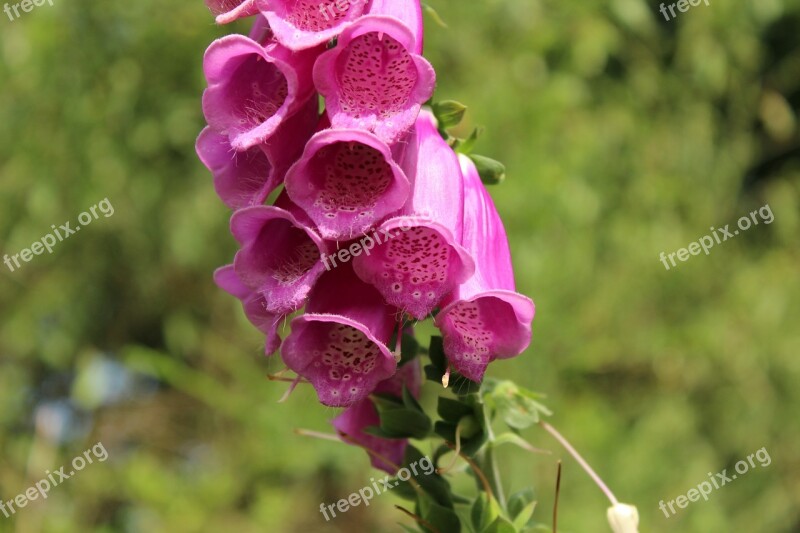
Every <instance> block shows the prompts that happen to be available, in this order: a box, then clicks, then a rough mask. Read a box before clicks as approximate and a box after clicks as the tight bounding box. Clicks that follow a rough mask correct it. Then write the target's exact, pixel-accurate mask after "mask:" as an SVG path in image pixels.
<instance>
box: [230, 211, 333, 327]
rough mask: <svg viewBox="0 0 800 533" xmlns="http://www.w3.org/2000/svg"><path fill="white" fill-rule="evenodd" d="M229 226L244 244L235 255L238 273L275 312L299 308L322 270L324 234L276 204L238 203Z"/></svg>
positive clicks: (286, 311)
mask: <svg viewBox="0 0 800 533" xmlns="http://www.w3.org/2000/svg"><path fill="white" fill-rule="evenodd" d="M231 232H232V233H233V235H234V237H235V238H236V239H237V240H238V241H239V242H240V243H241V244H242V249H241V250H240V251H239V252H238V253H237V254H236V258H235V260H234V265H235V270H236V275H237V276H238V277H239V279H240V280H241V281H242V283H244V284H245V285H246V286H248V287H249V288H250V289H251V290H254V291H259V292H260V293H262V294H263V296H264V307H265V309H266V310H267V311H269V312H271V313H275V314H279V315H280V314H287V313H291V312H293V311H295V310H297V309H299V308H300V307H301V306H302V305H303V303H304V302H305V300H306V298H307V296H308V293H309V292H310V291H311V288H312V287H313V286H314V283H315V282H316V281H317V278H319V276H320V275H321V274H322V272H323V271H324V270H325V268H324V266H323V264H322V261H321V258H322V256H323V254H324V253H325V252H326V251H327V247H326V245H325V243H324V242H323V240H322V238H321V237H319V235H317V233H316V232H315V231H314V230H312V229H311V228H309V227H307V226H305V225H303V224H302V223H301V222H299V221H298V220H297V219H296V218H295V217H294V216H293V215H292V214H291V213H290V212H289V211H287V210H285V209H281V208H280V207H274V206H255V207H248V208H245V209H241V210H239V211H237V212H236V213H234V215H233V217H232V218H231Z"/></svg>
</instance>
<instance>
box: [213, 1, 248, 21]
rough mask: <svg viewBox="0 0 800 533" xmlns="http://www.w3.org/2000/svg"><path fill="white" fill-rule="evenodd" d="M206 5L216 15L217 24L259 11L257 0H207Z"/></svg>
mask: <svg viewBox="0 0 800 533" xmlns="http://www.w3.org/2000/svg"><path fill="white" fill-rule="evenodd" d="M206 6H207V7H208V9H209V10H211V13H212V14H214V16H215V17H216V21H217V24H228V23H229V22H233V21H234V20H236V19H240V18H244V17H249V16H252V15H255V14H256V13H258V8H257V7H256V0H206Z"/></svg>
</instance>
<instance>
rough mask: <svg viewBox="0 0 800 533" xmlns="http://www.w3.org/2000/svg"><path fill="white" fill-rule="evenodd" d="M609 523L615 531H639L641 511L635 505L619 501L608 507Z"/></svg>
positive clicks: (637, 532) (627, 532) (635, 532)
mask: <svg viewBox="0 0 800 533" xmlns="http://www.w3.org/2000/svg"><path fill="white" fill-rule="evenodd" d="M608 523H609V525H610V526H611V529H612V530H613V531H614V533H639V511H638V510H636V507H634V506H633V505H628V504H626V503H617V504H615V505H614V506H613V507H609V508H608Z"/></svg>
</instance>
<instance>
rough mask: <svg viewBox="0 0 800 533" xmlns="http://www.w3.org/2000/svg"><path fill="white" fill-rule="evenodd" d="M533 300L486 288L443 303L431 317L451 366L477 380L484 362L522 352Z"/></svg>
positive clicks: (532, 311)
mask: <svg viewBox="0 0 800 533" xmlns="http://www.w3.org/2000/svg"><path fill="white" fill-rule="evenodd" d="M534 313H535V308H534V305H533V301H532V300H531V299H530V298H528V297H527V296H524V295H522V294H519V293H517V292H514V291H508V290H489V291H485V292H482V293H479V294H477V295H475V296H473V297H471V298H468V299H465V300H458V301H455V302H452V303H451V304H449V305H447V306H445V307H444V308H443V309H442V310H441V311H440V312H439V314H438V315H436V318H435V320H434V325H435V326H436V327H437V328H439V329H440V330H442V333H443V335H444V351H445V354H447V358H448V360H449V361H450V363H451V364H452V365H453V367H454V368H455V369H456V370H457V371H458V372H459V373H461V374H462V375H464V376H465V377H467V378H468V379H471V380H472V381H477V382H480V381H481V380H482V379H483V374H484V372H485V371H486V367H487V365H488V364H489V363H490V362H491V361H493V360H495V359H508V358H510V357H515V356H517V355H519V354H520V353H522V352H523V351H524V350H525V349H526V348H527V347H528V345H529V344H530V342H531V322H532V321H533V316H534Z"/></svg>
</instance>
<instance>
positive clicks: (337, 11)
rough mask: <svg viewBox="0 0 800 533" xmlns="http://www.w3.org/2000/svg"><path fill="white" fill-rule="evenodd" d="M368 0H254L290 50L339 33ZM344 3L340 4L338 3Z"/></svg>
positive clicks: (359, 12)
mask: <svg viewBox="0 0 800 533" xmlns="http://www.w3.org/2000/svg"><path fill="white" fill-rule="evenodd" d="M367 1H368V0H347V1H346V2H344V1H343V0H257V5H258V7H259V9H261V12H262V13H263V15H264V16H265V17H266V18H267V20H268V21H269V25H270V27H271V28H272V30H273V31H274V32H275V38H276V39H278V41H279V42H280V43H281V44H283V45H284V46H286V47H287V48H290V49H292V50H303V49H306V48H313V47H314V46H317V45H320V44H323V43H326V42H328V41H329V40H331V39H333V38H334V37H336V36H337V35H339V34H340V33H341V32H342V30H343V29H344V28H346V27H347V26H348V25H349V24H351V23H352V22H353V21H354V20H356V19H358V18H359V17H360V16H361V14H362V13H363V12H364V8H365V5H366V3H367ZM343 4H344V8H345V9H342V8H341V6H342V5H343Z"/></svg>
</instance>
